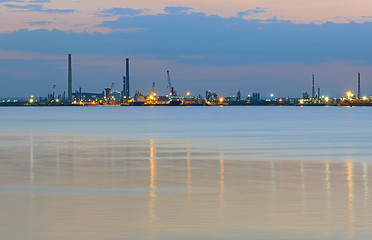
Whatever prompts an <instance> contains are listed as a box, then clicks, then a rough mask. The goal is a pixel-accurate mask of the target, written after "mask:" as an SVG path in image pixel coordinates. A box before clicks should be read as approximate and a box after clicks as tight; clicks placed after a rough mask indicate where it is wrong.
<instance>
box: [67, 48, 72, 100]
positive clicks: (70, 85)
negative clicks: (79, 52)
mask: <svg viewBox="0 0 372 240" xmlns="http://www.w3.org/2000/svg"><path fill="white" fill-rule="evenodd" d="M67 92H68V96H67V97H68V99H67V100H68V101H69V102H71V101H72V67H71V54H69V55H68V90H67Z"/></svg>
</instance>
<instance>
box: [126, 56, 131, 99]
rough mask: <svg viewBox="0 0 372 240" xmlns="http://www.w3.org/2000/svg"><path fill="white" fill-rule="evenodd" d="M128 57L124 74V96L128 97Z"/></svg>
mask: <svg viewBox="0 0 372 240" xmlns="http://www.w3.org/2000/svg"><path fill="white" fill-rule="evenodd" d="M129 96H130V92H129V58H127V59H126V75H125V98H126V99H129Z"/></svg>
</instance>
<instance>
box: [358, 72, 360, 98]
mask: <svg viewBox="0 0 372 240" xmlns="http://www.w3.org/2000/svg"><path fill="white" fill-rule="evenodd" d="M358 99H360V73H358Z"/></svg>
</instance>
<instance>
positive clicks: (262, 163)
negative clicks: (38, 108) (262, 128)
mask: <svg viewBox="0 0 372 240" xmlns="http://www.w3.org/2000/svg"><path fill="white" fill-rule="evenodd" d="M19 141H20V140H19ZM8 142H9V141H8ZM22 143H23V144H24V146H25V148H19V147H6V148H4V147H1V144H0V148H1V149H0V150H1V152H0V157H1V161H0V179H1V181H0V197H1V199H2V207H1V211H2V213H3V214H2V215H1V216H0V220H1V222H2V223H3V225H2V226H0V232H4V231H6V230H4V229H12V228H13V229H14V223H15V222H17V224H19V225H17V224H16V225H17V226H30V225H32V228H27V229H26V230H25V232H24V233H17V234H19V235H18V239H26V238H27V237H26V236H27V235H30V236H33V239H40V240H46V239H55V238H56V232H58V233H59V234H63V236H64V237H63V239H82V240H85V239H90V240H91V239H93V240H94V239H106V238H107V239H120V238H123V236H124V235H123V233H125V238H128V239H146V238H148V239H167V240H168V239H177V238H178V237H180V236H187V237H184V238H187V239H203V240H204V239H249V238H252V239H280V238H283V239H284V238H285V239H309V238H313V239H360V238H361V236H362V235H363V236H368V237H369V236H372V233H371V232H370V230H369V226H371V225H372V208H371V205H370V204H369V188H370V184H369V175H368V168H369V166H370V164H369V163H367V162H358V161H355V160H354V159H348V161H347V162H341V161H335V160H326V161H317V160H314V159H311V160H307V159H301V158H299V159H298V160H281V159H274V160H273V159H271V158H268V159H264V160H262V159H257V160H254V159H253V160H252V159H249V160H247V159H245V156H246V155H247V152H246V151H239V150H234V151H233V150H231V149H226V150H225V149H223V148H220V149H215V148H213V146H212V145H208V144H206V143H184V142H182V141H180V142H172V141H166V140H159V139H151V140H146V141H145V140H144V141H135V140H133V141H124V140H118V141H101V140H100V141H97V140H94V139H93V138H89V139H87V138H81V139H77V138H72V137H71V138H69V137H66V138H64V139H63V140H61V138H45V139H44V138H43V137H40V136H38V137H36V136H35V137H34V136H32V135H31V136H27V137H25V138H24V142H22ZM83 143H84V144H83ZM203 144H204V145H203ZM20 159H21V160H20ZM35 159H37V164H36V163H35ZM20 161H23V162H20ZM35 164H36V165H35ZM35 166H36V167H35ZM35 177H36V178H35ZM25 186H26V187H25ZM30 193H31V194H32V195H33V196H34V197H33V198H32V200H31V201H30V200H28V199H27V197H24V195H26V196H28V195H31V194H30ZM27 201H29V204H27ZM14 212H16V213H17V214H14ZM25 212H27V213H28V215H27V217H25V214H26V213H25ZM72 215H73V217H71V216H72ZM4 216H8V217H9V216H11V218H12V221H8V220H7V218H5V217H4ZM45 219H48V222H46V221H45ZM102 223H104V224H102ZM56 226H59V228H57V227H56ZM76 226H79V229H77V228H76ZM56 229H58V231H57V230H56ZM97 229H102V231H97ZM74 230H75V231H74ZM82 232H85V233H87V232H94V233H95V234H92V235H89V238H88V237H86V236H83V235H79V233H82ZM12 233H13V234H14V232H12ZM334 236H337V238H336V237H334ZM340 236H341V237H340ZM181 238H182V237H181ZM61 239H62V237H61Z"/></svg>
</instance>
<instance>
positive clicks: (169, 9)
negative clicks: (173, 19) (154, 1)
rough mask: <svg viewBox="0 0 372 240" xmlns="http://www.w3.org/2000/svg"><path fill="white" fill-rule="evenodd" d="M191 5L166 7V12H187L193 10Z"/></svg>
mask: <svg viewBox="0 0 372 240" xmlns="http://www.w3.org/2000/svg"><path fill="white" fill-rule="evenodd" d="M192 9H193V8H191V7H165V8H164V12H166V13H168V14H179V13H185V12H187V11H190V10H192Z"/></svg>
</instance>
